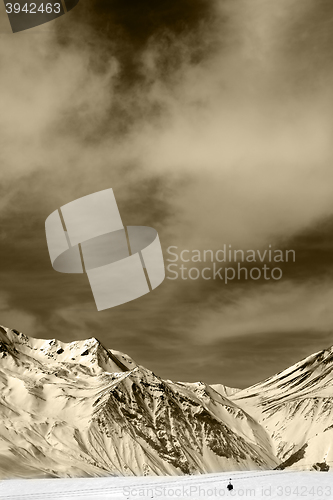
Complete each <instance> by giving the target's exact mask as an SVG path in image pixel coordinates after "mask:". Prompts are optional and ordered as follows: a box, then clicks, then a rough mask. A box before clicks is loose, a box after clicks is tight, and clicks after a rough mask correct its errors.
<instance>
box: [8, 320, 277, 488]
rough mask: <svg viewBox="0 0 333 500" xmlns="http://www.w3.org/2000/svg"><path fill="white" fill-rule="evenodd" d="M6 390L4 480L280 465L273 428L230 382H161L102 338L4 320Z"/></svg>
mask: <svg viewBox="0 0 333 500" xmlns="http://www.w3.org/2000/svg"><path fill="white" fill-rule="evenodd" d="M221 387H222V386H221ZM0 390H1V392H0V423H1V425H0V477H2V478H12V477H27V478H30V477H78V476H81V477H82V476H103V475H109V474H110V473H111V474H123V475H127V476H128V475H147V474H149V475H161V474H169V475H182V474H190V473H207V472H214V471H221V470H247V469H249V470H250V469H260V468H262V469H267V468H273V467H275V466H276V465H278V463H279V462H278V460H277V459H276V458H275V457H274V454H273V452H272V450H271V445H270V439H269V436H268V434H267V432H266V431H265V430H264V428H263V427H262V426H261V425H260V424H258V422H257V421H256V420H255V419H254V418H253V417H251V416H250V415H248V413H247V412H246V411H245V410H243V409H241V408H240V407H239V406H238V405H237V404H236V403H234V402H232V401H230V399H228V398H227V397H226V396H225V395H224V394H226V391H225V390H224V391H222V393H221V392H218V391H215V390H214V389H213V388H212V387H209V386H207V385H205V384H202V383H196V384H185V383H174V382H171V381H165V380H162V379H161V378H159V377H158V376H156V375H155V374H154V373H152V372H151V371H149V370H147V369H145V368H144V367H142V366H138V365H136V364H135V363H134V361H133V360H132V359H131V358H129V356H126V355H124V354H122V353H119V352H116V351H110V350H106V349H105V348H104V347H103V346H102V345H101V344H100V342H99V341H98V340H96V339H95V338H91V339H88V340H86V341H80V342H72V343H70V344H65V343H63V342H59V341H57V340H40V339H34V338H30V337H27V336H25V335H23V334H22V333H19V332H17V331H15V330H10V329H7V328H5V327H1V328H0ZM231 392H233V391H231Z"/></svg>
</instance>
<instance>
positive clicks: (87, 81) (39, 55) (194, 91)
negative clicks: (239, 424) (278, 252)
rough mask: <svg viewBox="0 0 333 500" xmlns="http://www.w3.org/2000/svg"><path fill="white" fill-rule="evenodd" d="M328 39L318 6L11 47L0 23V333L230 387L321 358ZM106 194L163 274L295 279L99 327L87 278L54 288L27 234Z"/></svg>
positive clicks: (158, 305)
mask: <svg viewBox="0 0 333 500" xmlns="http://www.w3.org/2000/svg"><path fill="white" fill-rule="evenodd" d="M332 26H333V5H332V3H331V2H330V1H329V0H302V2H300V1H299V0H278V1H276V2H267V1H266V0H252V1H251V2H249V1H247V0H214V1H212V0H159V1H157V2H156V0H155V1H153V0H142V1H141V2H138V1H137V0H81V1H80V3H79V4H78V6H77V7H75V8H74V9H73V10H72V11H71V12H69V13H68V14H66V15H65V16H63V17H61V18H59V19H57V20H55V21H52V22H50V23H48V24H45V25H43V26H40V27H37V28H33V29H30V30H27V31H25V32H21V33H16V34H12V33H11V32H10V29H9V22H8V19H7V18H6V14H5V10H4V6H3V4H1V5H0V64H1V76H0V92H1V93H0V95H1V103H2V105H1V114H0V130H1V147H0V160H1V168H0V187H1V193H0V228H1V230H0V257H1V267H0V282H1V287H0V324H3V325H5V326H9V327H13V328H16V329H18V330H22V331H24V332H25V333H26V334H28V335H31V336H36V337H40V338H58V339H61V340H63V341H67V342H69V341H72V340H76V339H84V338H87V337H91V336H94V337H97V338H98V339H99V340H100V341H101V342H102V343H103V344H104V345H105V346H106V347H109V348H112V349H117V350H120V351H124V352H126V353H128V354H129V355H131V356H132V357H133V358H134V359H135V360H136V361H137V362H139V363H140V364H143V365H145V366H146V367H147V368H150V369H151V370H153V371H154V372H155V373H157V374H158V375H160V376H163V377H164V378H169V379H173V380H183V381H197V380H203V381H206V382H209V383H223V384H226V385H230V386H234V387H245V386H248V385H250V384H252V383H255V382H257V381H259V380H261V379H264V378H266V377H268V376H269V375H272V374H273V373H275V372H277V371H280V370H282V369H284V368H285V367H287V366H288V365H290V364H292V363H294V362H296V361H298V360H299V359H300V358H301V357H303V356H306V355H308V354H311V353H312V352H314V351H316V350H319V349H322V348H324V347H327V346H330V345H332V344H333V236H332V234H333V141H332V133H333V64H332V60H333V30H332ZM109 187H112V188H113V191H114V193H115V196H116V199H117V203H118V207H119V210H120V213H121V216H122V220H123V223H124V224H125V225H147V226H151V227H154V228H155V229H156V230H157V231H158V233H159V236H160V240H161V244H162V247H163V251H164V256H165V258H168V253H167V248H168V247H169V246H171V245H172V246H177V247H178V253H179V252H180V251H181V250H182V249H188V250H190V251H191V250H193V249H199V250H203V249H212V250H214V251H216V250H218V249H220V248H222V247H223V245H224V244H225V245H227V246H228V245H231V246H232V248H240V249H244V250H246V249H254V250H261V251H262V250H264V249H265V248H268V246H269V245H271V246H272V248H276V249H294V250H295V254H296V261H295V262H289V263H283V264H281V269H282V270H283V277H282V278H281V279H280V280H275V281H274V280H269V281H266V280H264V279H260V280H257V281H254V280H248V281H246V280H233V281H232V282H229V283H228V284H225V283H223V282H221V281H220V280H204V279H198V280H190V279H188V280H180V279H177V280H169V279H166V280H165V281H164V283H163V284H162V285H161V286H160V287H158V288H157V289H156V290H154V291H153V293H150V294H148V295H146V296H143V297H141V298H140V299H137V300H135V301H133V302H130V303H128V304H123V305H121V306H119V307H116V308H113V309H108V310H105V311H101V312H97V309H96V306H95V304H94V301H93V297H92V293H91V290H90V287H89V283H88V280H87V278H86V276H80V275H66V274H60V273H57V272H55V271H54V270H53V269H52V267H51V263H50V260H49V255H48V251H47V246H46V239H45V228H44V223H45V219H46V217H47V216H48V215H49V214H50V213H51V212H53V211H54V210H55V209H57V208H58V207H60V206H62V205H64V204H66V203H68V202H70V201H72V200H74V199H76V198H78V197H81V196H85V195H87V194H89V193H93V192H95V191H99V190H102V189H106V188H109ZM166 264H168V262H166ZM261 266H262V263H260V266H259V267H261Z"/></svg>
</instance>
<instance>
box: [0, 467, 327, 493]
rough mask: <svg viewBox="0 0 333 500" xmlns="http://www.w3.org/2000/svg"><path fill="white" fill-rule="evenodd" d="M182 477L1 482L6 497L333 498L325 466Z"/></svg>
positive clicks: (0, 491)
mask: <svg viewBox="0 0 333 500" xmlns="http://www.w3.org/2000/svg"><path fill="white" fill-rule="evenodd" d="M229 477H230V474H229V473H220V474H206V475H196V476H183V477H140V478H139V477H131V478H124V477H111V478H89V479H42V480H41V479H39V480H35V479H31V480H12V481H2V482H1V483H0V498H1V499H2V500H28V499H30V500H31V499H33V500H42V499H44V500H46V499H48V500H75V499H77V498H80V499H81V500H91V499H93V500H106V499H120V500H126V499H131V500H132V499H137V498H143V499H151V498H155V499H172V498H177V499H186V498H192V499H196V500H197V499H199V498H202V499H203V498H235V499H240V498H241V499H244V498H248V499H260V498H263V499H266V500H267V499H269V500H277V499H279V500H281V499H283V500H284V499H286V498H288V499H289V500H299V499H300V498H302V499H311V500H318V499H325V498H326V499H330V498H333V475H332V474H331V473H324V472H290V471H289V472H286V471H271V472H263V471H253V472H252V473H251V472H237V473H233V474H232V483H233V485H234V490H233V491H232V492H231V493H229V492H228V490H227V489H226V485H227V484H228V482H229Z"/></svg>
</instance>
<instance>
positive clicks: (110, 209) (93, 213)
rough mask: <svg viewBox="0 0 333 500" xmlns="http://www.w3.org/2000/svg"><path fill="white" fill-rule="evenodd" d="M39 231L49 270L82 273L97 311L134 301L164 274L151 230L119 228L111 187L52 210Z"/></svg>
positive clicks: (161, 278) (137, 227)
mask: <svg viewBox="0 0 333 500" xmlns="http://www.w3.org/2000/svg"><path fill="white" fill-rule="evenodd" d="M45 232H46V240H47V245H48V250H49V254H50V259H51V263H52V267H53V269H55V270H56V271H58V272H61V273H84V272H86V273H87V276H88V280H89V283H90V286H91V289H92V293H93V296H94V299H95V303H96V306H97V309H98V311H101V310H104V309H108V308H111V307H115V306H118V305H121V304H124V303H126V302H129V301H131V300H135V299H137V298H138V297H141V296H142V295H145V294H147V293H149V292H150V291H152V290H154V289H155V288H156V287H158V285H160V284H161V283H162V282H163V280H164V278H165V267H164V260H163V253H162V248H161V244H160V240H159V237H158V234H157V231H156V230H155V229H153V228H151V227H146V226H127V227H124V225H123V223H122V220H121V217H120V213H119V210H118V206H117V203H116V199H115V197H114V194H113V190H112V189H105V190H104V191H99V192H97V193H94V194H90V195H88V196H84V197H83V198H79V199H77V200H74V201H72V202H70V203H68V204H66V205H64V206H62V207H61V208H60V209H59V210H55V211H54V212H52V214H51V215H49V216H48V218H47V219H46V221H45Z"/></svg>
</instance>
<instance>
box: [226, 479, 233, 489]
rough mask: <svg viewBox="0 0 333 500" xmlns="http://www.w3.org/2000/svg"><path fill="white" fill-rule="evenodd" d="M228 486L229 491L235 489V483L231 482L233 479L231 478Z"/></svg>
mask: <svg viewBox="0 0 333 500" xmlns="http://www.w3.org/2000/svg"><path fill="white" fill-rule="evenodd" d="M227 488H228V490H229V491H231V490H233V489H234V487H233V485H232V484H231V479H229V484H228V486H227Z"/></svg>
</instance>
